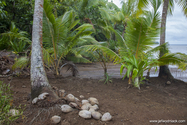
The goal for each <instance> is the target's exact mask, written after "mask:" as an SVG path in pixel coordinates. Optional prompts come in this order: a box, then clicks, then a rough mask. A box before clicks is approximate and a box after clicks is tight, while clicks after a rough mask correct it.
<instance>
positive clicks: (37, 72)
mask: <svg viewBox="0 0 187 125" xmlns="http://www.w3.org/2000/svg"><path fill="white" fill-rule="evenodd" d="M42 20H43V0H35V9H34V19H33V31H32V54H31V71H30V73H31V99H33V98H35V97H37V96H38V95H39V94H40V93H42V92H43V91H45V92H48V93H49V94H52V96H53V97H57V96H56V95H54V93H53V92H52V91H51V92H49V91H50V90H51V86H50V85H49V82H48V79H47V76H46V72H45V69H44V63H43V56H42Z"/></svg>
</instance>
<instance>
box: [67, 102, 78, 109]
mask: <svg viewBox="0 0 187 125" xmlns="http://www.w3.org/2000/svg"><path fill="white" fill-rule="evenodd" d="M69 105H70V106H71V107H72V108H78V105H77V104H76V103H74V102H70V103H69Z"/></svg>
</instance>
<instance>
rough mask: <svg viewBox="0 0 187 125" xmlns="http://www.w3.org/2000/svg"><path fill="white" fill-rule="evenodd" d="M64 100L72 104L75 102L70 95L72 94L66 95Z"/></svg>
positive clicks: (73, 97)
mask: <svg viewBox="0 0 187 125" xmlns="http://www.w3.org/2000/svg"><path fill="white" fill-rule="evenodd" d="M66 100H67V101H69V102H74V101H75V96H74V95H72V94H68V95H67V96H66Z"/></svg>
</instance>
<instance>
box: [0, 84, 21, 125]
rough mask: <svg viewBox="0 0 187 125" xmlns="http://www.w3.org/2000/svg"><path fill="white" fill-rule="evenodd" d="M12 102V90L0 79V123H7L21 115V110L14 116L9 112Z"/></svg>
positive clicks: (4, 124)
mask: <svg viewBox="0 0 187 125" xmlns="http://www.w3.org/2000/svg"><path fill="white" fill-rule="evenodd" d="M12 104H13V97H12V91H11V90H10V84H3V82H2V81H0V124H2V125H8V124H10V123H11V122H13V121H15V120H16V119H18V118H19V116H20V115H22V113H23V111H21V110H20V111H19V112H20V113H19V114H17V115H15V116H13V115H11V114H10V113H9V111H10V109H11V108H12Z"/></svg>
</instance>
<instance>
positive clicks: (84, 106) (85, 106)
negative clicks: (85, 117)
mask: <svg viewBox="0 0 187 125" xmlns="http://www.w3.org/2000/svg"><path fill="white" fill-rule="evenodd" d="M90 106H92V105H91V104H90V103H86V104H84V105H82V107H81V109H82V110H89V109H90Z"/></svg>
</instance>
